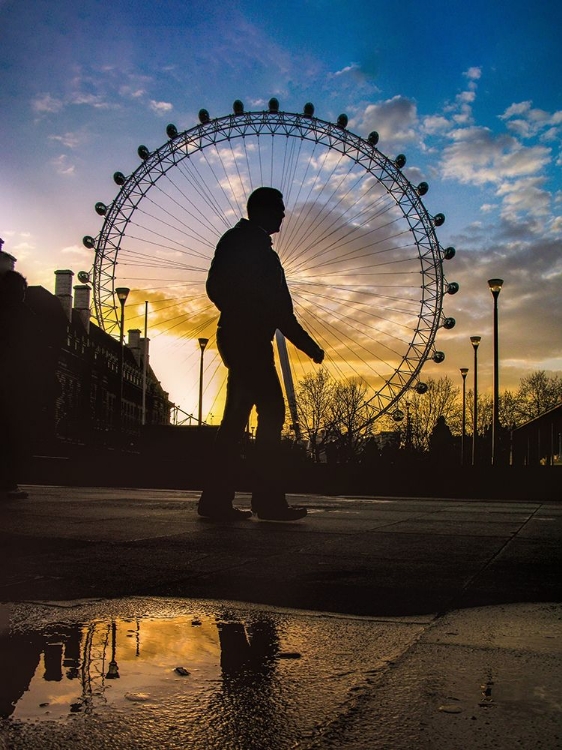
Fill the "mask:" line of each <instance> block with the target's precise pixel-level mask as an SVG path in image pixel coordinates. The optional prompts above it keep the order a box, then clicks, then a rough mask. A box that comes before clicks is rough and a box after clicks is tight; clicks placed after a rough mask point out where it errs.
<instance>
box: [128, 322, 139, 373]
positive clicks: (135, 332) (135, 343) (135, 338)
mask: <svg viewBox="0 0 562 750" xmlns="http://www.w3.org/2000/svg"><path fill="white" fill-rule="evenodd" d="M140 334H141V332H140V330H139V329H138V328H131V329H130V330H129V340H128V342H127V347H128V348H129V349H130V350H131V351H132V353H133V356H134V358H135V362H136V363H137V365H139V366H140V363H141V346H140V341H141V337H140Z"/></svg>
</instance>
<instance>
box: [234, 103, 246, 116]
mask: <svg viewBox="0 0 562 750" xmlns="http://www.w3.org/2000/svg"><path fill="white" fill-rule="evenodd" d="M232 111H233V112H234V114H235V115H243V114H244V104H243V103H242V101H241V100H240V99H236V101H235V102H234V104H233V105H232Z"/></svg>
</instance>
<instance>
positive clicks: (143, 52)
mask: <svg viewBox="0 0 562 750" xmlns="http://www.w3.org/2000/svg"><path fill="white" fill-rule="evenodd" d="M560 13H561V11H560V9H558V8H556V6H555V5H554V4H552V3H547V2H543V3H541V2H539V3H538V4H534V5H533V6H529V5H528V4H524V3H522V2H517V3H515V4H512V5H511V6H510V8H509V15H508V16H507V17H505V16H504V15H503V13H502V10H501V9H500V8H499V7H497V6H494V5H492V6H490V5H489V4H486V3H483V2H482V3H480V2H478V3H477V4H476V5H474V4H472V5H471V6H470V7H468V6H465V5H464V4H460V3H453V4H452V5H451V4H442V5H441V4H439V5H437V6H434V7H433V8H432V9H431V10H430V11H428V10H427V9H425V8H421V7H419V8H418V7H415V6H396V8H391V7H388V8H385V7H377V8H374V7H373V6H372V4H369V3H363V2H362V3H359V4H357V5H355V6H354V7H353V9H352V10H351V9H350V10H348V9H346V8H345V7H344V6H340V5H339V4H333V3H330V2H323V1H322V0H319V1H318V2H305V3H300V2H299V3H289V4H284V5H283V7H282V8H280V7H279V6H278V4H273V3H266V4H265V5H264V4H263V3H257V2H254V1H251V2H250V1H249V0H247V1H246V2H242V3H238V4H237V6H236V8H225V7H224V4H222V3H210V4H207V5H206V7H205V11H204V12H202V13H200V14H199V13H198V12H197V11H196V10H193V9H188V8H186V9H185V10H183V9H181V8H178V7H176V6H171V5H169V4H168V3H163V4H162V3H160V4H156V3H150V4H147V5H146V6H144V7H143V13H142V14H141V15H140V16H139V14H138V13H137V11H136V9H135V8H133V6H132V5H130V4H129V3H125V2H122V1H120V2H117V3H114V4H112V6H111V7H110V8H107V9H106V10H105V12H104V13H103V14H101V13H100V12H99V6H98V5H97V4H95V3H91V2H87V3H86V4H85V5H84V4H83V5H81V8H80V10H79V11H78V10H77V8H76V7H75V6H73V5H71V4H70V3H67V2H63V3H58V4H57V5H56V6H52V7H50V4H45V5H39V6H38V5H37V4H31V3H24V4H23V5H22V4H10V3H8V4H5V5H3V6H2V7H1V8H0V22H1V26H2V28H3V31H4V35H3V36H4V39H3V56H4V59H5V61H6V64H5V66H4V67H3V70H2V72H0V81H1V86H2V91H3V94H4V97H3V101H4V107H3V117H2V121H1V123H0V128H1V130H2V142H3V143H4V144H5V145H6V148H5V153H6V155H7V157H6V159H5V167H4V169H3V174H2V183H1V184H0V205H1V206H2V209H0V210H1V214H0V236H1V237H2V238H3V239H4V240H5V243H6V244H5V246H4V249H5V250H6V251H7V252H9V253H11V254H13V255H15V256H16V257H17V258H18V264H17V266H16V267H17V270H19V271H20V272H21V273H23V274H24V275H25V276H26V277H27V279H28V282H29V283H30V284H43V285H44V286H46V287H47V288H49V289H52V286H53V284H52V280H53V276H52V273H53V271H54V270H55V269H56V268H67V267H69V268H73V270H75V271H78V270H82V269H85V270H88V269H89V268H90V267H91V263H92V253H91V251H87V250H86V249H85V248H84V247H83V245H82V244H81V238H82V236H83V235H85V234H92V235H93V236H95V235H96V234H97V232H98V231H99V229H100V227H101V223H100V218H99V217H98V216H97V215H96V214H95V212H94V210H93V206H94V204H95V203H96V201H100V200H101V201H105V202H106V203H110V202H111V200H113V198H114V197H115V195H116V194H117V188H116V186H115V184H114V183H113V180H112V174H113V172H115V171H116V170H121V171H123V172H124V173H125V174H130V173H131V172H132V171H133V170H134V169H135V168H136V167H137V166H138V163H139V160H138V156H137V154H136V149H137V147H138V145H139V144H141V143H143V144H146V145H147V146H148V148H149V149H155V148H157V147H159V146H160V145H162V143H164V142H165V140H166V135H165V127H166V125H167V123H169V122H174V123H176V125H177V126H178V129H180V130H184V129H188V128H190V127H192V126H194V125H195V124H196V123H197V122H198V119H197V113H198V111H199V109H200V108H202V107H205V108H206V109H208V110H209V113H210V115H211V117H219V116H222V115H225V114H228V113H229V112H231V111H232V102H233V101H234V99H237V98H240V99H242V100H243V101H244V104H245V107H246V109H247V110H259V109H266V108H267V102H268V100H269V98H270V97H271V96H276V97H277V98H278V99H279V101H280V106H281V109H282V110H285V111H289V112H301V111H302V108H303V105H304V103H305V102H307V101H312V102H313V103H314V104H315V107H316V115H317V116H318V117H320V118H322V119H324V120H330V121H334V122H335V121H336V120H337V118H338V116H339V114H340V113H342V112H345V113H347V115H348V117H349V124H348V128H349V130H350V131H352V132H354V133H357V134H358V135H361V136H363V137H366V136H367V135H368V134H369V132H370V131H371V130H374V129H376V130H377V131H378V132H379V134H380V144H379V147H380V149H381V151H382V152H383V153H385V154H386V155H388V156H391V157H392V156H395V155H396V154H398V153H400V152H403V153H405V154H406V155H407V157H408V162H407V165H406V167H405V170H404V172H405V174H406V175H407V176H408V178H409V179H410V180H411V181H412V182H413V183H414V184H417V183H418V182H419V181H420V180H422V179H423V180H426V181H427V182H428V183H429V185H430V192H429V193H428V195H427V196H426V197H425V198H424V202H425V205H426V206H427V208H428V210H429V211H430V212H431V213H432V214H435V213H437V212H443V213H444V214H445V215H446V222H445V224H444V226H442V227H440V228H439V230H438V237H439V240H440V242H441V244H442V245H443V246H444V247H445V246H448V245H453V246H455V247H456V248H457V256H456V258H455V259H454V260H453V261H451V263H450V264H449V265H448V266H447V268H446V274H447V278H448V279H449V280H455V281H458V282H459V284H460V287H461V291H460V293H459V294H458V295H456V296H455V297H454V298H451V299H447V300H446V305H445V308H446V313H447V314H448V315H452V316H453V317H455V318H456V320H457V325H456V327H455V329H454V330H452V331H448V332H445V333H441V334H440V338H439V341H438V348H440V349H443V351H445V353H446V361H445V362H444V363H443V364H442V365H436V364H433V363H428V365H426V367H425V368H424V370H423V372H424V373H426V374H427V375H428V376H429V375H431V376H433V377H439V376H440V375H443V374H447V375H449V376H450V377H452V378H454V379H455V380H456V381H457V380H458V382H459V384H460V377H459V374H458V370H459V367H462V366H468V367H469V368H470V366H471V356H472V351H471V347H470V343H469V336H470V335H473V334H479V335H482V344H481V350H480V355H479V357H480V359H479V367H480V370H479V384H480V388H481V389H482V391H483V392H484V391H490V389H491V383H492V299H491V295H490V292H489V290H488V287H487V279H488V278H490V277H501V278H503V279H504V281H505V286H504V291H502V294H501V296H500V362H501V380H500V387H501V388H502V389H503V388H506V387H509V388H515V387H516V386H517V384H518V382H519V379H520V377H522V376H523V375H526V374H529V373H530V372H533V371H535V370H537V369H545V370H547V371H550V372H556V371H560V370H561V369H562V360H561V358H560V343H561V342H560V332H559V323H558V322H559V320H560V318H561V313H562V310H561V304H562V303H561V301H560V300H562V288H561V287H562V281H561V267H560V263H561V261H560V252H559V248H560V236H561V234H562V216H561V212H560V205H561V200H560V183H559V181H557V176H558V177H559V167H560V140H561V124H562V101H561V100H560V93H559V91H558V84H557V81H558V79H559V75H558V73H559V69H560V55H559V51H558V40H557V38H556V36H557V30H558V28H559V27H560V20H561V19H560ZM47 16H48V17H49V22H48V23H47V22H46V18H47ZM170 19H173V22H172V21H170ZM217 239H218V237H217ZM138 275H139V276H142V275H143V274H141V273H139V274H138ZM133 313H134V311H133V310H132V311H131V313H130V315H132V314H133ZM133 325H134V326H139V325H142V323H141V320H140V319H139V320H136V321H135V322H134V324H133ZM151 339H152V343H151V347H152V349H151V351H152V356H153V362H154V364H155V366H156V367H157V369H158V372H159V375H160V377H161V378H162V384H163V386H164V388H165V389H166V390H168V391H169V392H170V394H171V398H172V399H173V400H174V401H175V402H176V403H179V404H180V405H181V406H182V408H184V409H185V410H186V411H188V412H193V411H195V407H196V404H197V387H198V381H197V361H198V356H199V350H198V347H197V346H193V347H192V349H193V350H191V349H190V348H189V347H188V346H187V347H186V344H185V341H183V342H182V348H181V350H180V348H179V347H177V345H176V344H177V342H175V341H174V339H173V332H172V335H171V336H165V335H162V334H161V335H158V332H157V331H156V330H153V331H152V335H151ZM213 361H214V360H213V358H212V356H211V355H210V354H209V355H208V364H209V366H212V367H215V366H216V365H214V364H213ZM161 363H162V364H161ZM192 365H193V366H192ZM471 378H472V372H470V373H469V381H468V382H469V383H470V382H471ZM208 408H209V410H210V411H212V412H214V415H215V417H214V419H215V423H216V421H217V419H218V413H219V412H220V409H219V408H218V407H217V408H214V409H213V408H212V407H208Z"/></svg>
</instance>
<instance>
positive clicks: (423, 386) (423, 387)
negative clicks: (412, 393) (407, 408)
mask: <svg viewBox="0 0 562 750" xmlns="http://www.w3.org/2000/svg"><path fill="white" fill-rule="evenodd" d="M427 391H428V385H427V383H418V384H417V385H416V393H419V394H420V396H422V395H423V394H424V393H427Z"/></svg>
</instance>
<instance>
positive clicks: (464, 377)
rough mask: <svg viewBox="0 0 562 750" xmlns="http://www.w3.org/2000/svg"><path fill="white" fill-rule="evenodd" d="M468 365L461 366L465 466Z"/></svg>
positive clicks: (462, 441) (462, 449) (462, 451)
mask: <svg viewBox="0 0 562 750" xmlns="http://www.w3.org/2000/svg"><path fill="white" fill-rule="evenodd" d="M467 374H468V367H461V375H462V438H461V466H464V444H465V441H466V376H467Z"/></svg>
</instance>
